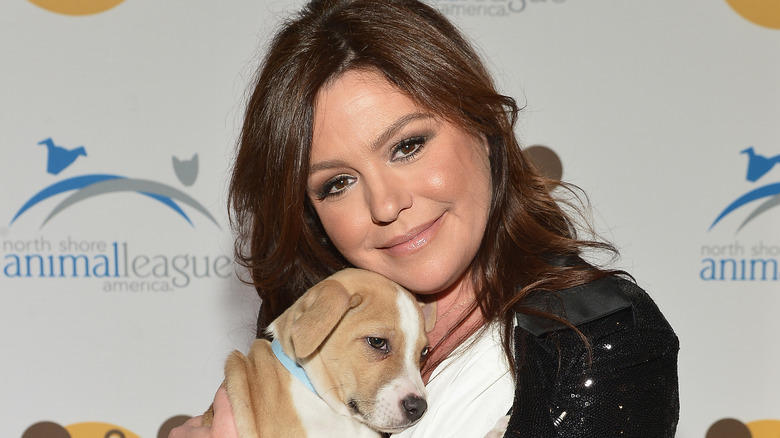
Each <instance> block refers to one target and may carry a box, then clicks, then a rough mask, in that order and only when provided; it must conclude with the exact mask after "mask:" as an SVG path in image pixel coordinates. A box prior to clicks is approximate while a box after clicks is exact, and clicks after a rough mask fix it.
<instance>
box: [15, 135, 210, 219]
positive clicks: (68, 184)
mask: <svg viewBox="0 0 780 438" xmlns="http://www.w3.org/2000/svg"><path fill="white" fill-rule="evenodd" d="M38 144H39V145H44V146H46V149H47V151H48V160H47V164H46V171H47V172H48V173H50V174H52V175H58V174H59V173H60V172H62V171H63V170H65V169H66V168H67V167H68V166H70V165H71V164H73V162H74V161H76V159H78V158H79V157H81V156H86V155H87V151H86V150H85V149H84V146H79V147H77V148H73V149H66V148H64V147H62V146H57V145H56V144H54V141H53V140H52V139H51V138H47V139H46V140H43V141H41V142H39V143H38ZM173 169H174V172H175V173H176V176H177V177H178V178H179V181H180V182H181V183H182V184H184V185H185V186H191V185H192V184H194V183H195V180H196V179H197V177H198V155H197V154H195V155H194V156H193V157H192V158H191V159H190V160H187V161H181V160H179V159H178V158H176V157H173ZM70 191H74V193H73V194H71V195H70V196H68V197H67V198H65V199H64V200H63V201H62V202H60V203H59V204H58V205H57V206H56V207H54V209H53V210H52V211H51V212H50V213H49V215H48V216H47V217H46V219H45V220H44V221H43V223H42V224H41V228H42V227H43V226H44V225H46V223H47V222H49V221H50V220H51V219H53V218H54V217H55V216H56V215H58V214H59V213H61V212H63V211H64V210H65V209H67V208H68V207H71V206H73V205H74V204H76V203H78V202H82V201H86V200H88V199H90V198H92V197H95V196H98V195H105V194H110V193H117V192H135V193H138V194H139V195H141V196H146V197H148V198H150V199H152V200H154V201H157V202H159V203H161V204H163V205H165V206H166V207H168V208H170V209H171V210H172V211H173V212H175V213H177V214H178V215H180V216H181V217H182V218H184V220H186V221H187V222H188V223H189V224H190V225H192V221H191V220H190V218H189V216H187V214H186V213H185V212H184V210H182V208H181V206H179V204H177V203H176V201H179V202H181V203H183V204H187V205H189V206H190V207H192V208H194V209H195V210H196V211H198V212H200V213H202V214H203V215H204V216H206V217H207V218H208V219H209V220H211V222H213V223H214V224H215V225H216V226H217V228H219V224H218V223H217V221H216V220H215V219H214V217H213V216H211V213H209V212H208V210H206V208H205V207H203V206H202V205H201V204H200V203H199V202H198V201H196V200H195V199H193V198H192V197H191V196H189V195H187V194H186V193H184V192H182V191H181V190H178V189H176V188H174V187H171V186H169V185H166V184H163V183H159V182H155V181H150V180H145V179H137V178H127V177H124V176H119V175H113V174H91V175H81V176H76V177H72V178H68V179H66V180H63V181H59V182H56V183H54V184H52V185H50V186H48V187H46V188H44V189H43V190H41V191H39V192H38V193H36V194H35V195H33V196H32V197H31V198H30V199H29V200H28V201H27V202H25V203H24V205H22V207H21V208H20V209H19V211H17V213H16V215H14V217H13V219H11V224H12V225H13V223H14V222H16V220H17V219H19V217H20V216H21V215H22V214H24V213H25V212H26V211H27V210H29V209H30V208H32V207H34V206H35V205H37V204H39V203H41V202H43V201H45V200H47V199H49V198H51V197H53V196H56V195H59V194H61V193H65V192H70Z"/></svg>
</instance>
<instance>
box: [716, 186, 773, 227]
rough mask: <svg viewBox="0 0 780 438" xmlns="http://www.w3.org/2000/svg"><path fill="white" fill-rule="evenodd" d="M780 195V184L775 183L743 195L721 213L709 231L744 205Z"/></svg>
mask: <svg viewBox="0 0 780 438" xmlns="http://www.w3.org/2000/svg"><path fill="white" fill-rule="evenodd" d="M778 194H780V182H778V183H774V184H769V185H766V186H763V187H759V188H757V189H754V190H751V191H749V192H747V193H745V194H744V195H742V196H740V197H739V198H737V199H736V200H735V201H734V202H732V203H731V204H729V206H728V207H726V208H725V209H724V210H723V212H721V213H720V215H718V217H717V218H716V219H715V221H714V222H713V223H712V225H710V228H709V229H710V230H711V229H712V227H714V226H715V224H717V223H718V222H720V220H721V219H723V218H724V217H726V216H727V215H728V214H729V213H731V212H733V211H734V210H736V209H738V208H739V207H742V206H743V205H745V204H747V203H749V202H753V201H755V200H757V199H761V198H767V197H770V196H775V195H778ZM743 225H744V224H743Z"/></svg>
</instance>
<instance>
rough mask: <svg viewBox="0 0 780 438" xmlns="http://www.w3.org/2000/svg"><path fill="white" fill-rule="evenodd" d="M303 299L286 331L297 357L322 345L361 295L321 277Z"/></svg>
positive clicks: (358, 301)
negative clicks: (289, 328) (290, 325)
mask: <svg viewBox="0 0 780 438" xmlns="http://www.w3.org/2000/svg"><path fill="white" fill-rule="evenodd" d="M303 300H304V303H303V305H304V308H303V312H302V313H301V315H300V316H299V317H298V319H296V320H295V322H293V324H292V329H291V335H290V337H291V339H292V344H293V349H294V350H295V355H296V356H297V357H299V358H304V357H308V356H309V355H310V354H312V353H313V352H314V350H316V349H317V347H319V346H320V345H322V342H323V341H325V338H327V337H328V335H330V332H332V331H333V329H334V328H335V327H336V325H337V324H338V323H339V321H341V318H342V317H343V316H344V314H345V313H346V312H347V310H349V309H350V308H352V307H355V306H357V305H358V304H359V303H360V301H361V298H360V296H350V294H349V292H347V289H346V288H344V286H343V285H342V284H341V283H339V282H338V281H336V280H325V281H322V282H321V283H318V284H316V285H315V286H314V287H312V289H311V290H309V291H308V292H306V295H305V296H304V297H303Z"/></svg>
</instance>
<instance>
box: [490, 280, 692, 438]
mask: <svg viewBox="0 0 780 438" xmlns="http://www.w3.org/2000/svg"><path fill="white" fill-rule="evenodd" d="M596 283H598V285H599V286H598V287H599V288H601V289H602V290H603V289H604V287H606V288H607V289H609V290H611V291H613V292H614V294H615V296H616V297H622V298H623V299H625V298H626V297H627V298H628V299H630V303H631V304H630V306H629V307H627V308H623V309H620V310H617V311H611V312H610V313H608V314H607V315H605V316H601V317H599V318H596V319H594V320H591V321H589V322H586V323H583V324H579V325H577V328H578V329H579V330H580V331H581V332H582V334H584V335H585V336H586V337H587V339H588V340H589V342H590V345H591V353H590V354H589V353H588V349H587V348H586V346H585V344H584V343H583V341H582V339H581V338H580V336H579V335H578V334H577V333H576V332H575V331H573V330H571V329H569V328H556V329H552V330H549V331H547V332H544V333H538V332H536V334H534V333H531V332H530V331H527V330H525V329H524V328H522V327H518V328H516V329H515V348H516V351H515V354H516V359H517V363H518V364H519V365H518V369H517V373H516V375H517V388H516V392H515V401H514V404H513V408H512V415H511V417H510V421H509V428H508V430H507V432H506V434H505V435H504V436H505V437H510V438H513V437H523V438H546V437H561V438H562V437H578V438H579V437H589V438H590V437H594V438H608V437H641V438H661V437H673V436H674V434H675V430H676V428H677V421H678V418H679V408H680V404H679V392H678V381H677V353H678V350H679V341H678V339H677V336H676V335H675V333H674V331H673V330H672V328H671V326H670V325H669V323H668V322H667V321H666V319H665V318H664V316H663V315H662V314H661V312H660V311H659V310H658V307H657V306H656V305H655V303H654V302H653V300H652V299H651V298H650V297H649V296H648V295H647V294H646V293H645V292H644V291H643V290H642V289H640V288H639V287H638V286H636V285H635V284H634V283H633V282H630V281H628V280H624V279H618V278H614V277H610V278H606V279H602V280H598V282H594V283H592V284H596ZM592 284H591V285H592ZM591 285H584V286H581V288H588V287H591Z"/></svg>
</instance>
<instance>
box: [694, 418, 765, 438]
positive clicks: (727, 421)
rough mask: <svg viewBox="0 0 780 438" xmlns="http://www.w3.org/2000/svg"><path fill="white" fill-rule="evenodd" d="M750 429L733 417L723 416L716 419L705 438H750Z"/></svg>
mask: <svg viewBox="0 0 780 438" xmlns="http://www.w3.org/2000/svg"><path fill="white" fill-rule="evenodd" d="M752 436H753V435H752V434H751V433H750V429H748V427H747V426H746V425H745V424H744V423H743V422H741V421H739V420H736V419H734V418H724V419H722V420H718V421H716V422H715V423H714V424H713V425H712V426H710V428H709V429H707V435H706V436H705V438H752Z"/></svg>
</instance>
